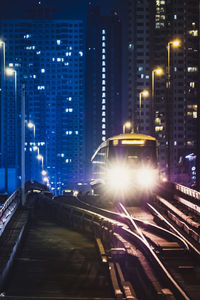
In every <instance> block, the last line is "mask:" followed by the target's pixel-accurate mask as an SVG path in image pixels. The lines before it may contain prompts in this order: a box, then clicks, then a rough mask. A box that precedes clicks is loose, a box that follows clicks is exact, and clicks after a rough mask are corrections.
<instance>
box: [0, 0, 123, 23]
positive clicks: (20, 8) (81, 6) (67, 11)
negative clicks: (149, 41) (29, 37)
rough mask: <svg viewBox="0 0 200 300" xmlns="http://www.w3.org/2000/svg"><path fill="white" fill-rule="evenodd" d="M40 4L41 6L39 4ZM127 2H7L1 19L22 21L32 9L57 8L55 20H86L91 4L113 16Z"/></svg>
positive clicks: (3, 3) (24, 0)
mask: <svg viewBox="0 0 200 300" xmlns="http://www.w3.org/2000/svg"><path fill="white" fill-rule="evenodd" d="M39 2H40V3H41V4H39ZM125 2H126V0H90V1H89V0H41V1H40V0H37V1H36V0H6V1H1V10H0V17H1V18H6V19H7V18H14V19H21V18H24V17H25V16H26V15H27V9H28V8H31V7H39V6H42V7H48V8H56V9H57V13H56V14H55V17H54V18H59V19H60V18H61V19H85V17H86V15H87V7H88V5H89V3H91V4H92V5H98V6H100V7H101V13H102V14H104V15H111V14H112V12H113V11H118V12H120V11H122V10H123V7H124V4H125Z"/></svg>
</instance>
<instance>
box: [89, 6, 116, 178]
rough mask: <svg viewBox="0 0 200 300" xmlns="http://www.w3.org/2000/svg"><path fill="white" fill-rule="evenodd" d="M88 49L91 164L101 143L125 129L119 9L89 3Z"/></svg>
mask: <svg viewBox="0 0 200 300" xmlns="http://www.w3.org/2000/svg"><path fill="white" fill-rule="evenodd" d="M86 53H87V57H86V124H87V125H86V149H87V150H86V154H87V156H86V163H87V164H88V167H89V165H90V159H91V157H92V154H94V151H95V150H96V149H97V147H98V146H99V145H100V144H101V143H102V142H103V141H105V140H106V139H107V138H109V137H111V136H113V135H115V134H119V133H120V132H121V131H122V99H121V80H122V78H121V77H122V76H121V71H122V68H121V22H120V19H119V16H118V14H117V12H114V13H113V15H112V16H102V15H101V14H100V8H99V7H95V6H89V9H88V20H87V41H86ZM87 172H89V169H88V171H87ZM88 176H89V173H88Z"/></svg>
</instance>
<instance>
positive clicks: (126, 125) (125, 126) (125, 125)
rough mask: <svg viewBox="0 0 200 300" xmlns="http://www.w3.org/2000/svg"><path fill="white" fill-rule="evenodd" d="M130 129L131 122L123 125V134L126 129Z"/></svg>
mask: <svg viewBox="0 0 200 300" xmlns="http://www.w3.org/2000/svg"><path fill="white" fill-rule="evenodd" d="M131 128H132V123H131V122H129V121H128V122H126V123H124V125H123V133H126V129H129V130H130V129H131Z"/></svg>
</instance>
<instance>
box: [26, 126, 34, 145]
mask: <svg viewBox="0 0 200 300" xmlns="http://www.w3.org/2000/svg"><path fill="white" fill-rule="evenodd" d="M27 126H28V128H30V129H32V128H33V137H34V141H35V124H34V123H33V122H28V123H27Z"/></svg>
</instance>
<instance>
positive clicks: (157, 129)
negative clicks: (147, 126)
mask: <svg viewBox="0 0 200 300" xmlns="http://www.w3.org/2000/svg"><path fill="white" fill-rule="evenodd" d="M162 130H163V126H156V127H155V131H156V132H158V131H162Z"/></svg>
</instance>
